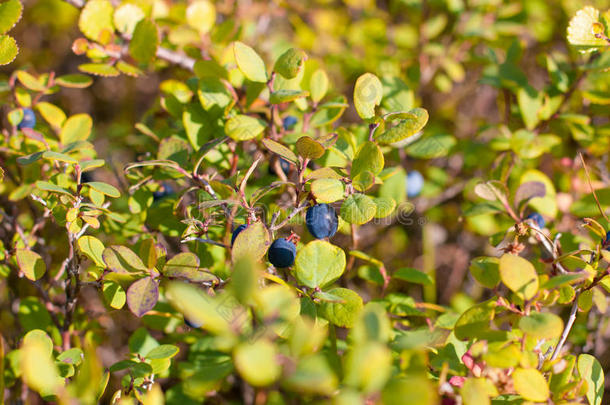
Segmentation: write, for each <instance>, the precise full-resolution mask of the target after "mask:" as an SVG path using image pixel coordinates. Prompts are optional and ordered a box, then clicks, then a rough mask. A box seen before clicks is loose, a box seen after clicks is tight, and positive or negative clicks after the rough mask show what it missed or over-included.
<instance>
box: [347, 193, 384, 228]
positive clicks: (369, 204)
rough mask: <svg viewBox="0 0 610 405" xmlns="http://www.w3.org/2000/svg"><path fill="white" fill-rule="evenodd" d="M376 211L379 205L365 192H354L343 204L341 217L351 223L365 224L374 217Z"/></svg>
mask: <svg viewBox="0 0 610 405" xmlns="http://www.w3.org/2000/svg"><path fill="white" fill-rule="evenodd" d="M376 213H377V205H376V204H375V202H374V201H373V200H372V199H371V197H369V196H367V195H365V194H360V193H355V194H352V195H350V196H349V197H347V198H346V199H345V201H343V204H341V218H343V219H344V220H346V221H347V222H348V223H350V224H356V225H362V224H365V223H367V222H369V221H370V220H371V219H373V217H374V216H375V214H376Z"/></svg>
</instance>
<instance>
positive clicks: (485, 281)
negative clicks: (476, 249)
mask: <svg viewBox="0 0 610 405" xmlns="http://www.w3.org/2000/svg"><path fill="white" fill-rule="evenodd" d="M499 263H500V260H499V259H498V258H497V257H488V256H483V257H477V258H475V259H473V260H472V261H471V262H470V274H472V276H473V277H474V279H475V280H477V281H478V282H479V283H481V284H482V285H483V286H484V287H487V288H495V287H496V286H497V285H498V284H499V283H500V269H499Z"/></svg>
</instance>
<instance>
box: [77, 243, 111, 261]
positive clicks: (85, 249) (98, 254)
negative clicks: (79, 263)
mask: <svg viewBox="0 0 610 405" xmlns="http://www.w3.org/2000/svg"><path fill="white" fill-rule="evenodd" d="M77 244H78V248H79V249H80V251H81V253H83V254H85V255H87V257H89V259H91V260H92V261H93V262H94V263H95V265H96V266H98V267H106V264H105V263H104V259H103V257H102V253H103V252H104V244H103V243H102V241H101V240H99V239H98V238H96V237H95V236H90V235H83V236H81V237H80V238H79V239H78V242H77Z"/></svg>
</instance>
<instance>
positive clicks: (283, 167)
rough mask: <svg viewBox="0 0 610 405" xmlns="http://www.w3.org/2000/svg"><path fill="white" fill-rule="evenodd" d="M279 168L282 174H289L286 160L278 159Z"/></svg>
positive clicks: (288, 165) (288, 163)
mask: <svg viewBox="0 0 610 405" xmlns="http://www.w3.org/2000/svg"><path fill="white" fill-rule="evenodd" d="M280 167H281V168H282V171H283V172H284V174H286V175H288V173H290V162H289V161H287V160H286V159H283V158H280Z"/></svg>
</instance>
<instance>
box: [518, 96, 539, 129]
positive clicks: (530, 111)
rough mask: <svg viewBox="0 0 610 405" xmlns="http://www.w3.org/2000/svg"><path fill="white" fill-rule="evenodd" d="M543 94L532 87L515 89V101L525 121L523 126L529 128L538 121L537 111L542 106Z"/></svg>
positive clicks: (532, 127)
mask: <svg viewBox="0 0 610 405" xmlns="http://www.w3.org/2000/svg"><path fill="white" fill-rule="evenodd" d="M542 97H543V94H541V93H539V92H537V91H536V90H535V89H534V88H533V87H531V86H527V87H521V88H519V90H517V103H518V104H519V111H521V118H523V122H524V123H525V127H526V128H527V129H529V130H532V129H534V128H536V125H538V123H539V122H540V117H539V114H538V112H539V111H540V109H541V108H542V102H543V99H542Z"/></svg>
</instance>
